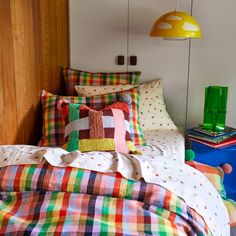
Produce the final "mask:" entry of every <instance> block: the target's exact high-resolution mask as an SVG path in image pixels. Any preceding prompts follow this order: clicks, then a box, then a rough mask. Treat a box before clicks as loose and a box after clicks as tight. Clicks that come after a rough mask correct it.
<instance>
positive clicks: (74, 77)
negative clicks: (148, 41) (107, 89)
mask: <svg viewBox="0 0 236 236" xmlns="http://www.w3.org/2000/svg"><path fill="white" fill-rule="evenodd" d="M62 73H63V76H64V79H65V82H66V89H67V95H69V96H76V91H75V85H96V86H100V85H119V84H134V85H135V84H138V83H139V79H140V74H141V72H139V71H135V72H115V73H113V72H103V73H100V72H98V73H92V72H86V71H81V70H76V69H71V68H67V67H63V68H62Z"/></svg>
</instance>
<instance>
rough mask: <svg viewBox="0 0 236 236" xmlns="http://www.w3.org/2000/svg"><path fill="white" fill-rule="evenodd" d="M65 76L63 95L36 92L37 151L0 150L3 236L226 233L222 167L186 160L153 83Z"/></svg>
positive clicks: (121, 76)
mask: <svg viewBox="0 0 236 236" xmlns="http://www.w3.org/2000/svg"><path fill="white" fill-rule="evenodd" d="M63 73H64V76H65V80H66V82H67V94H68V95H69V96H70V97H68V96H67V97H65V96H59V95H53V94H51V93H49V92H47V91H44V92H43V93H42V96H41V99H42V104H43V120H44V126H43V137H42V139H41V140H40V142H39V146H29V145H2V146H0V235H168V236H169V235H170V236H171V235H173V236H174V235H222V236H227V235H230V226H232V227H233V226H234V222H236V220H235V203H234V202H233V201H231V200H229V199H227V198H226V195H225V191H224V186H223V182H222V170H220V168H213V167H209V166H206V165H203V164H200V163H197V162H194V161H191V162H185V161H184V138H183V136H182V134H181V133H180V132H179V131H178V130H177V128H176V127H175V125H174V123H173V121H172V120H171V118H170V117H169V115H168V113H167V111H166V108H165V105H164V100H163V92H162V85H161V82H160V80H158V81H155V82H152V83H149V84H144V85H141V87H139V88H137V87H136V84H138V77H139V76H140V73H138V72H129V73H113V74H112V73H106V74H105V75H104V74H101V73H98V74H92V73H89V72H83V71H78V70H72V69H68V68H64V69H63ZM78 81H79V85H80V86H82V87H80V88H78V87H76V85H78ZM91 81H92V82H91ZM104 81H110V82H109V84H104ZM125 81H126V82H127V83H125V86H124V84H123V85H122V86H121V88H120V89H121V91H118V93H120V94H119V95H117V91H113V90H114V86H115V88H116V87H119V86H118V84H122V83H124V82H125ZM128 82H129V83H128ZM91 83H92V84H91ZM107 85H109V86H111V87H109V86H107ZM126 85H127V86H126ZM129 85H132V86H131V87H130V86H129ZM83 86H87V88H85V87H83ZM94 86H96V87H95V88H94ZM112 86H113V87H112ZM139 86H140V85H139ZM88 87H89V88H88ZM124 87H125V88H124ZM157 88H158V89H157ZM79 89H80V90H81V91H83V92H87V94H83V95H80V94H78V95H77V94H76V91H77V92H78V91H79ZM87 89H88V90H87ZM104 89H105V90H110V89H111V91H113V94H112V93H110V92H111V91H108V92H107V91H106V92H107V93H106V94H109V95H106V94H105V95H104V91H102V90H104ZM152 89H153V91H154V92H153V93H152V92H151V90H152ZM94 90H96V91H94ZM98 90H99V91H98ZM127 91H128V95H129V96H128V95H127ZM147 91H149V93H147ZM94 92H95V93H96V94H95V95H94ZM91 93H92V95H91ZM139 94H140V97H139ZM147 94H148V97H147ZM94 96H95V97H94ZM147 98H148V99H152V103H150V102H149V103H148V104H151V105H150V106H149V107H147V106H146V105H145V101H146V100H148V99H147ZM155 99H156V100H155ZM114 102H115V103H114ZM138 103H139V104H140V107H139V108H140V110H139V109H137V106H136V105H137V104H138ZM78 104H79V105H78ZM114 104H115V105H114ZM99 106H100V107H99ZM91 107H96V108H97V109H100V110H94V109H91ZM103 107H106V108H103ZM157 107H158V109H157ZM101 109H102V110H101ZM117 110H119V111H117ZM138 114H139V118H137V115H138ZM147 114H149V115H148V116H149V117H148V116H147ZM153 117H156V119H157V120H158V122H156V119H155V122H154V118H153ZM120 119H122V122H123V123H122V124H124V125H123V126H121V125H120V124H119V125H117V124H118V123H117V120H120ZM139 119H140V120H142V122H141V123H140V120H139ZM114 120H115V121H116V122H113V121H114ZM88 121H89V122H88ZM94 124H98V125H96V126H95V125H94ZM101 124H103V127H102V126H101ZM128 124H129V125H128ZM78 129H79V131H78ZM88 130H89V132H88ZM91 136H92V138H91ZM232 232H233V231H232Z"/></svg>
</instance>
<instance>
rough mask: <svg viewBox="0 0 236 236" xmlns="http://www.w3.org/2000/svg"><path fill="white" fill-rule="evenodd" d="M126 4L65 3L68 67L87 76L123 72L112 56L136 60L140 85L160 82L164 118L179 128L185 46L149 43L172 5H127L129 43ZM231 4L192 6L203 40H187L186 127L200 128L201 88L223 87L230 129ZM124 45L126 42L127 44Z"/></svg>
mask: <svg viewBox="0 0 236 236" xmlns="http://www.w3.org/2000/svg"><path fill="white" fill-rule="evenodd" d="M127 3H128V0H118V1H117V0H70V31H71V33H70V37H71V40H70V42H71V66H72V67H75V68H79V69H84V70H90V71H125V70H126V69H127V66H126V65H125V66H117V65H116V63H115V58H116V56H117V55H119V54H121V55H126V53H127V50H126V49H127V46H129V47H128V48H129V55H136V56H137V57H138V65H137V66H130V67H129V68H128V70H141V71H142V77H141V79H142V81H148V80H152V79H154V78H157V77H162V78H163V80H164V93H165V99H166V104H167V107H168V111H169V112H170V115H171V116H172V118H173V119H174V121H175V123H176V124H177V125H180V126H183V125H184V122H185V101H186V80H187V69H188V68H187V66H188V41H164V40H162V39H157V38H150V37H149V31H150V29H151V26H152V24H153V22H154V20H155V19H157V18H158V17H159V16H160V15H161V14H163V13H165V12H167V11H170V10H172V9H173V8H174V4H175V1H174V0H146V1H143V0H129V3H130V5H129V7H130V10H129V37H128V38H127V18H128V11H127V10H128V5H127ZM180 9H181V10H184V11H188V12H190V0H188V1H187V0H181V1H180ZM235 9H236V1H235V0H227V1H221V0H197V1H194V9H193V14H194V17H195V18H196V19H197V21H198V22H199V23H200V26H201V28H202V31H203V38H202V39H200V40H192V47H191V65H190V88H189V106H188V121H189V122H188V125H189V126H192V125H196V124H198V123H202V120H203V100H204V88H205V86H208V85H225V86H230V87H229V99H228V114H227V118H228V119H227V120H228V124H229V125H232V126H236V114H234V106H233V105H234V100H235V98H236V95H234V93H233V88H234V87H235V84H236V81H235V80H234V75H235V70H236V69H235V68H236V66H235V64H236V60H235V59H236V53H235V52H236V47H234V41H235V38H236V29H234V28H235V27H234V23H236V14H234V11H235ZM127 39H129V41H128V42H127Z"/></svg>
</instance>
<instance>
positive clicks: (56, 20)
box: [0, 0, 69, 144]
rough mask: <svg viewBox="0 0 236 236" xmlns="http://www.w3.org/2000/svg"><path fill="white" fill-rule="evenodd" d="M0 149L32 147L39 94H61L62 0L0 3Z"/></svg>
mask: <svg viewBox="0 0 236 236" xmlns="http://www.w3.org/2000/svg"><path fill="white" fill-rule="evenodd" d="M0 4H1V8H0V22H1V23H0V27H1V28H0V33H1V43H0V46H1V57H0V86H1V87H0V100H1V101H0V115H1V116H0V144H16V143H23V144H36V143H37V142H38V140H39V138H40V136H41V128H42V127H41V117H42V114H41V113H40V101H39V98H40V92H41V90H42V89H45V90H48V91H50V92H53V93H63V91H64V84H63V81H62V78H61V76H60V67H61V65H67V64H68V60H69V59H68V2H67V0H54V1H48V0H9V1H5V0H0Z"/></svg>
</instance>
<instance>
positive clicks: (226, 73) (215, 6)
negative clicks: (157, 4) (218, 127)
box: [189, 0, 236, 127]
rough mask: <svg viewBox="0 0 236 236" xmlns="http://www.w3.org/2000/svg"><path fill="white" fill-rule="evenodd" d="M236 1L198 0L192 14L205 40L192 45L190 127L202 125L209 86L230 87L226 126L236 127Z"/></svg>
mask: <svg viewBox="0 0 236 236" xmlns="http://www.w3.org/2000/svg"><path fill="white" fill-rule="evenodd" d="M235 12H236V1H235V0H227V1H221V0H197V1H196V2H195V3H194V9H193V14H194V16H195V17H197V18H198V19H199V24H200V25H201V27H202V31H203V37H202V39H201V40H197V41H194V42H193V43H192V51H191V70H190V94H191V95H190V97H189V99H190V100H189V121H190V122H189V126H192V125H196V124H198V123H202V122H203V112H204V92H205V87H207V86H209V85H220V86H228V87H229V90H228V105H227V108H228V109H227V114H226V118H227V125H230V126H234V127H236V112H235V101H236V93H235V88H236V46H235V42H236V28H235V24H236V14H235Z"/></svg>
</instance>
